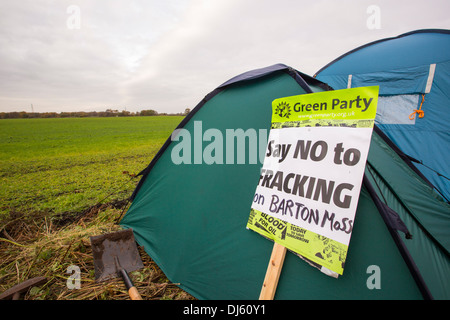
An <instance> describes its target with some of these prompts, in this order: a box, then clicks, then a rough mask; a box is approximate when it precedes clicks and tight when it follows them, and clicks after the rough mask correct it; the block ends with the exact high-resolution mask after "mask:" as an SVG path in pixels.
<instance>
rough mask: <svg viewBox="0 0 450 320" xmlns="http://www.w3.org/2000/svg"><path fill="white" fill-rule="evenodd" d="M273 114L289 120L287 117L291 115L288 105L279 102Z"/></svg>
mask: <svg viewBox="0 0 450 320" xmlns="http://www.w3.org/2000/svg"><path fill="white" fill-rule="evenodd" d="M275 114H278V115H279V116H280V117H281V118H283V117H284V118H288V119H289V116H290V115H291V107H290V106H289V103H286V102H284V101H281V102H280V103H279V104H278V106H277V108H276V109H275Z"/></svg>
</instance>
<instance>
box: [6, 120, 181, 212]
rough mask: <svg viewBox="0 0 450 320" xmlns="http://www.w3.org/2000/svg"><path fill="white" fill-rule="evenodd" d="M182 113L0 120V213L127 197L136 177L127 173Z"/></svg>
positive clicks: (75, 208)
mask: <svg viewBox="0 0 450 320" xmlns="http://www.w3.org/2000/svg"><path fill="white" fill-rule="evenodd" d="M181 120H182V117H177V116H157V117H117V118H64V119H11V120H6V119H5V120H0V218H1V217H2V216H3V217H4V216H5V215H11V214H12V213H21V214H23V213H28V212H30V213H36V212H39V213H45V214H48V215H50V216H51V215H52V214H60V213H67V212H74V213H76V212H82V211H83V210H85V209H87V208H89V207H90V206H93V205H96V204H98V203H100V202H102V201H103V202H111V201H114V200H121V199H126V198H127V197H129V196H130V195H131V192H132V191H133V190H134V188H135V185H136V183H137V182H138V180H139V178H135V179H132V178H130V175H129V174H137V173H139V172H140V171H141V170H142V169H144V168H145V167H146V166H147V165H148V164H149V163H150V161H151V159H152V157H153V156H154V155H155V154H156V152H157V151H158V150H159V149H160V147H161V146H162V145H163V144H164V142H165V141H166V139H167V138H168V137H169V136H170V133H171V132H172V131H173V129H175V127H176V126H177V125H178V124H179V123H180V121H181ZM124 172H125V173H124ZM126 172H128V173H129V174H127V173H126Z"/></svg>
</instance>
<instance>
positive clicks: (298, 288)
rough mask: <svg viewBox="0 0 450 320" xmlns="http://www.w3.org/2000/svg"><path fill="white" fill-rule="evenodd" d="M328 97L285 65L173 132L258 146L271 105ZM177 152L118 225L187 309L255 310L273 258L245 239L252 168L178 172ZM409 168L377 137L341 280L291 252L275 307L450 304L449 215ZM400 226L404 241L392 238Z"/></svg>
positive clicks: (248, 164)
mask: <svg viewBox="0 0 450 320" xmlns="http://www.w3.org/2000/svg"><path fill="white" fill-rule="evenodd" d="M305 83H306V85H307V86H308V87H307V88H306V89H305ZM327 89H330V88H329V87H328V86H327V85H325V84H323V83H321V82H320V81H318V80H316V79H313V78H311V77H309V76H306V75H304V74H302V73H300V72H298V71H296V70H294V69H292V68H290V67H287V66H284V65H275V66H271V67H268V68H263V69H258V70H256V71H251V72H249V73H245V74H243V75H239V76H237V77H235V78H234V79H232V80H231V81H229V82H225V83H224V84H223V85H221V86H220V87H218V88H217V89H215V90H214V91H212V92H211V93H210V94H208V95H207V96H206V97H205V99H203V100H202V101H201V102H200V103H199V104H198V105H197V106H196V107H195V108H194V110H193V111H192V112H191V113H190V114H189V115H188V116H187V117H186V118H185V119H184V120H183V121H182V122H181V123H180V125H179V127H178V129H181V128H183V129H185V130H187V132H189V133H190V134H191V135H192V136H194V133H195V132H196V130H197V133H198V130H199V125H201V127H200V128H201V130H202V132H205V131H206V130H208V129H214V130H218V131H220V132H221V133H222V136H223V137H226V132H227V130H230V129H234V130H239V129H242V130H243V131H244V132H249V133H250V132H253V131H254V132H257V133H258V135H260V136H259V138H260V139H262V140H263V141H264V139H266V140H267V136H268V133H269V129H270V124H271V113H272V110H271V104H272V101H273V100H274V99H277V98H280V97H285V96H292V95H299V94H306V93H308V92H319V91H323V90H327ZM248 139H249V140H248V141H247V142H246V143H247V147H250V142H249V141H250V138H248ZM191 140H192V141H193V140H194V138H193V139H191ZM260 141H261V140H259V141H258V142H260ZM197 142H198V140H197ZM208 143H210V141H209V140H205V141H204V145H203V147H205V146H206V145H208ZM176 146H177V143H176V142H175V141H171V139H170V138H169V139H168V140H167V142H166V143H165V144H164V146H163V147H162V148H161V150H160V151H159V152H158V154H157V155H156V156H155V157H154V159H152V161H151V162H150V164H149V166H148V167H147V168H146V169H144V170H143V171H142V178H141V180H140V182H139V185H138V187H137V188H136V190H135V192H134V194H133V197H132V200H133V201H132V204H131V206H130V208H129V209H128V211H127V213H126V214H125V216H124V217H123V219H122V220H121V222H120V224H121V225H122V226H123V227H125V228H132V229H133V232H134V234H135V238H136V240H137V242H138V244H139V245H141V246H143V247H144V249H145V251H146V252H147V253H148V254H149V255H150V257H151V258H152V259H153V260H154V261H155V262H156V263H157V264H158V266H159V267H160V268H161V269H162V270H163V272H164V273H165V274H166V276H167V277H168V278H169V280H170V281H171V282H173V283H179V284H180V287H181V288H182V289H184V290H186V291H187V292H189V293H190V294H192V295H193V296H195V297H196V298H198V299H226V300H237V299H240V300H241V299H258V297H259V293H260V290H261V286H262V282H263V280H264V276H265V273H266V269H267V265H268V262H269V258H270V254H271V251H272V247H273V243H272V242H271V241H269V240H267V239H265V238H263V237H262V236H261V235H259V234H257V233H255V232H253V231H251V230H247V229H246V224H247V220H248V218H249V214H250V207H251V203H252V200H253V196H254V192H255V188H256V185H257V181H258V178H259V175H260V169H261V166H262V164H261V162H259V161H258V162H256V163H255V162H252V161H250V156H249V154H246V158H245V162H244V163H240V164H238V155H237V150H236V149H235V151H236V152H235V153H234V158H233V159H232V163H223V164H217V163H213V164H206V163H205V162H204V161H203V162H201V163H199V164H184V163H181V164H175V163H174V161H173V158H172V152H173V151H174V149H175V148H176ZM194 148H195V146H192V150H193V149H194ZM264 150H265V146H264ZM408 161H409V158H408V157H405V156H404V155H401V154H399V153H397V152H395V151H394V150H393V149H392V147H391V146H390V145H389V143H388V142H387V141H386V140H385V139H384V138H383V137H381V136H380V135H379V134H377V132H374V134H373V137H372V142H371V149H370V152H369V158H368V164H369V165H368V166H367V168H366V178H365V180H366V182H367V186H369V188H370V190H369V189H368V188H367V187H365V186H363V188H362V190H361V195H360V199H359V202H358V209H357V212H356V217H355V225H354V229H353V233H352V239H351V241H350V246H349V252H348V256H347V261H346V266H345V270H344V274H343V275H342V276H340V277H339V278H338V279H334V278H331V277H328V276H326V275H324V274H323V273H321V272H320V271H318V270H317V269H315V268H313V267H311V266H310V265H309V264H307V263H306V262H304V261H303V260H301V259H300V258H298V257H297V256H296V255H294V254H292V253H291V252H288V253H287V254H286V258H285V262H284V265H283V270H282V273H281V276H280V280H279V284H278V287H277V292H276V295H275V299H286V300H288V299H423V298H431V297H432V298H435V299H448V298H450V292H449V290H450V289H449V283H448V274H449V272H450V258H449V254H448V244H449V237H448V236H447V235H446V233H445V230H448V226H449V219H448V218H449V217H448V214H446V213H448V210H449V206H448V204H447V203H445V202H443V201H442V200H441V199H440V198H439V197H438V196H436V194H435V193H434V191H433V190H432V188H431V187H430V186H429V185H428V184H427V183H425V182H424V180H423V179H422V178H421V176H420V174H418V173H417V172H416V171H415V170H417V169H413V168H415V167H414V166H413V165H412V164H411V163H408ZM392 170H394V171H395V176H394V175H393V172H392ZM397 179H398V180H397ZM411 183H413V184H415V185H414V186H412V187H411V186H410V185H409V184H411ZM405 187H406V190H404V189H405ZM416 193H417V194H418V196H417V194H416ZM421 199H425V200H426V201H425V202H422V201H421ZM380 201H381V202H382V203H384V205H385V206H387V207H389V208H390V209H391V210H393V211H395V212H396V213H397V215H395V214H393V213H392V212H391V216H392V217H395V219H394V220H395V221H396V222H395V223H394V224H390V225H389V226H388V225H387V224H386V222H385V221H384V218H383V215H382V214H380V211H379V209H378V207H377V202H380ZM385 209H386V208H385ZM430 210H431V211H433V212H434V214H433V215H431V216H429V215H428V214H427V212H428V211H430ZM436 224H440V227H439V228H438V227H437V226H436ZM403 225H404V226H405V227H406V229H407V230H408V231H409V232H410V233H411V234H412V239H406V238H405V237H404V236H403V237H398V236H396V233H397V231H396V230H394V233H393V232H392V230H391V229H392V228H394V229H395V228H400V229H402V228H403V227H402V226H403ZM392 226H393V227H392ZM430 226H431V227H432V228H434V229H433V230H432V231H430V230H428V228H429V227H430ZM401 234H402V235H403V233H401ZM423 251H424V252H423ZM377 268H378V269H377ZM372 270H379V271H380V272H381V275H380V281H381V282H380V283H381V287H380V288H373V286H371V281H373V278H372V277H371V276H372V272H373V271H372Z"/></svg>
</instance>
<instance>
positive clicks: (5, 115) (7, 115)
mask: <svg viewBox="0 0 450 320" xmlns="http://www.w3.org/2000/svg"><path fill="white" fill-rule="evenodd" d="M190 111H191V110H190V109H189V108H187V109H186V110H185V111H184V112H183V113H182V112H180V113H158V112H157V111H155V110H152V109H149V110H141V111H137V112H130V111H125V110H123V111H119V110H112V109H106V111H89V112H84V111H77V112H25V111H21V112H16V111H13V112H0V119H26V118H85V117H143V116H185V115H187V114H188V113H189V112H190Z"/></svg>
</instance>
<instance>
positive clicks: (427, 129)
mask: <svg viewBox="0 0 450 320" xmlns="http://www.w3.org/2000/svg"><path fill="white" fill-rule="evenodd" d="M315 77H316V78H317V79H318V80H321V81H323V82H325V83H327V84H328V85H330V86H331V87H333V88H334V89H344V88H348V87H352V88H354V87H360V86H369V85H378V86H379V87H380V91H379V92H380V105H379V112H378V114H377V118H376V119H375V121H376V123H377V125H378V127H379V128H380V129H381V130H382V131H383V132H384V133H385V134H386V135H387V136H388V137H389V139H390V140H391V141H392V142H394V143H395V144H396V145H397V146H398V147H399V148H400V149H401V150H402V151H403V152H404V153H405V154H407V155H408V156H410V157H412V158H414V159H416V160H417V162H416V163H415V166H416V167H417V168H418V169H419V170H420V171H421V172H422V174H423V175H424V176H425V177H426V178H427V180H428V181H430V182H431V183H432V185H433V186H434V187H435V189H436V190H437V191H438V192H439V193H440V194H441V195H442V197H443V198H444V199H445V200H446V201H447V202H448V201H449V200H450V166H449V162H448V159H449V158H450V131H449V129H448V124H449V123H450V112H449V108H450V94H449V88H450V30H439V29H430V30H418V31H413V32H408V33H406V34H403V35H400V36H398V37H394V38H388V39H382V40H379V41H375V42H372V43H369V44H366V45H364V46H361V47H359V48H356V49H354V50H352V51H350V52H348V53H346V54H344V55H342V56H341V57H339V58H337V59H336V60H334V61H332V62H331V63H329V64H328V65H326V66H325V67H323V68H322V69H321V70H319V71H318V72H317V73H316V75H315ZM422 98H423V103H422ZM414 110H420V113H422V112H423V117H422V118H420V117H419V114H418V113H416V112H415V111H414ZM409 116H411V119H410V118H409Z"/></svg>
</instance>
